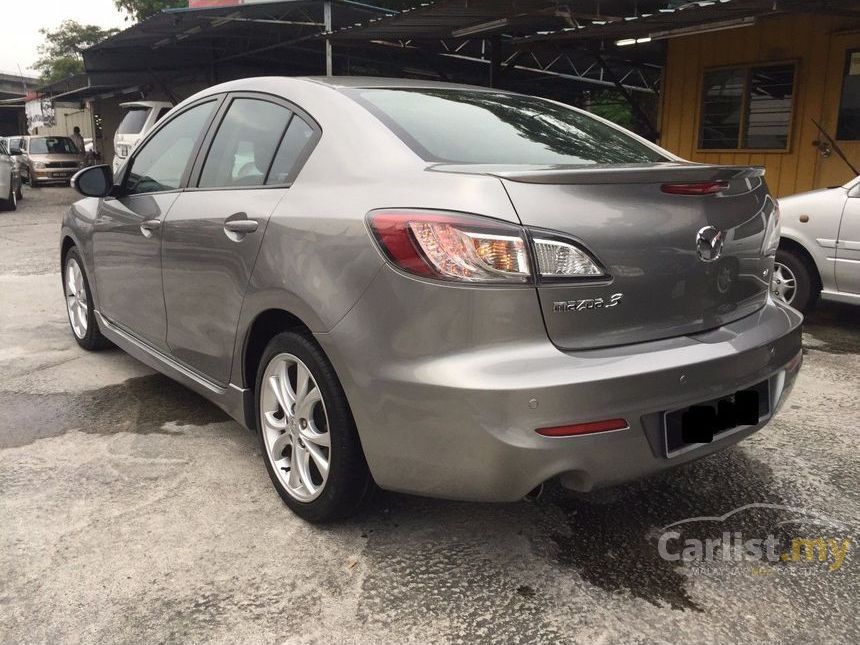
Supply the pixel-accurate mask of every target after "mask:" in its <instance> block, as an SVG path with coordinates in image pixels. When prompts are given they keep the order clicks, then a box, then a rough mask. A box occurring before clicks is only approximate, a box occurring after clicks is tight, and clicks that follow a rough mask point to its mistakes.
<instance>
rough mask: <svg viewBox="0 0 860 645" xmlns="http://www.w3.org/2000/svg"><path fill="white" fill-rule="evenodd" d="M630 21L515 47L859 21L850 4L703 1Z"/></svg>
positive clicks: (845, 0)
mask: <svg viewBox="0 0 860 645" xmlns="http://www.w3.org/2000/svg"><path fill="white" fill-rule="evenodd" d="M659 4H660V5H665V6H659V7H657V8H641V3H640V11H638V12H637V13H635V14H632V15H625V16H622V17H614V18H608V17H604V18H602V19H597V20H592V21H590V22H587V23H581V24H576V25H570V26H567V27H563V28H561V29H556V30H548V31H539V32H536V33H533V34H524V35H519V36H517V37H515V38H513V40H512V42H513V44H514V45H516V46H518V47H525V48H529V47H534V46H536V45H537V44H538V43H553V44H556V45H564V44H577V43H585V42H588V41H608V42H618V41H621V42H622V43H624V42H625V41H630V40H637V41H647V40H649V39H650V40H660V39H667V38H673V37H679V36H684V35H689V34H693V33H703V32H705V31H718V30H721V29H732V28H737V27H743V26H744V25H752V24H754V22H755V20H756V19H757V18H759V17H763V16H767V15H773V14H779V13H788V12H793V13H797V12H808V13H830V14H844V15H851V16H855V17H860V5H858V3H857V2H854V1H851V0H702V1H699V2H674V3H673V2H663V3H659Z"/></svg>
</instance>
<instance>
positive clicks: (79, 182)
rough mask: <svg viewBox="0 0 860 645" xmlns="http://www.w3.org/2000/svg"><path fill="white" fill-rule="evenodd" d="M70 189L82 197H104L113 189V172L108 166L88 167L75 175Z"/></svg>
mask: <svg viewBox="0 0 860 645" xmlns="http://www.w3.org/2000/svg"><path fill="white" fill-rule="evenodd" d="M72 188H74V189H75V190H76V191H78V192H79V193H80V194H81V195H83V196H84V197H106V196H107V195H109V194H110V192H111V189H112V188H113V170H111V167H110V166H90V167H89V168H84V169H83V170H79V171H78V172H76V173H75V176H74V177H72Z"/></svg>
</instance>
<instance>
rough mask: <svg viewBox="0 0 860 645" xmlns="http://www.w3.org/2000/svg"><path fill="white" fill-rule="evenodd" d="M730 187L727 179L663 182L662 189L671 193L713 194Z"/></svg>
mask: <svg viewBox="0 0 860 645" xmlns="http://www.w3.org/2000/svg"><path fill="white" fill-rule="evenodd" d="M728 187H729V182H727V181H704V182H698V183H692V184H663V185H662V186H660V190H662V191H663V192H664V193H668V194H670V195H713V194H715V193H719V192H722V191H724V190H725V189H726V188H728Z"/></svg>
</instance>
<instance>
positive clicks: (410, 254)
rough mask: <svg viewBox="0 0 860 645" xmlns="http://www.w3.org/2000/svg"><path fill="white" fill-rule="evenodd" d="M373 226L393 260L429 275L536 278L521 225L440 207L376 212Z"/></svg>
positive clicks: (467, 279) (475, 279)
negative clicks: (427, 209)
mask: <svg viewBox="0 0 860 645" xmlns="http://www.w3.org/2000/svg"><path fill="white" fill-rule="evenodd" d="M369 223H370V228H371V230H372V231H373V234H374V236H375V237H376V239H377V241H378V242H379V245H380V246H381V247H382V250H383V251H384V252H385V254H386V255H387V256H388V258H389V259H390V260H391V261H392V262H394V264H396V265H397V266H399V267H400V268H401V269H404V270H406V271H409V272H410V273H415V274H417V275H421V276H426V277H429V278H439V279H442V280H457V281H462V282H484V283H512V282H513V283H525V282H530V281H531V269H530V263H529V256H528V249H527V243H526V239H525V236H524V234H523V230H522V229H521V228H520V227H519V226H514V225H513V224H507V223H505V222H499V221H497V220H493V219H489V218H486V217H476V216H474V215H465V214H458V213H444V212H437V211H399V210H383V211H374V212H372V213H371V214H370V215H369Z"/></svg>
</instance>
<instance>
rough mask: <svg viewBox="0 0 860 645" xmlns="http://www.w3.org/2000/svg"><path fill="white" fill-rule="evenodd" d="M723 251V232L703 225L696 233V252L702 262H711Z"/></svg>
mask: <svg viewBox="0 0 860 645" xmlns="http://www.w3.org/2000/svg"><path fill="white" fill-rule="evenodd" d="M722 251H723V232H722V231H718V230H717V229H715V228H714V227H713V226H705V227H704V228H703V229H701V230H700V231H699V232H698V233H696V252H697V253H698V254H699V259H700V260H701V261H702V262H713V261H714V260H716V259H717V258H719V257H720V253H722Z"/></svg>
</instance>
